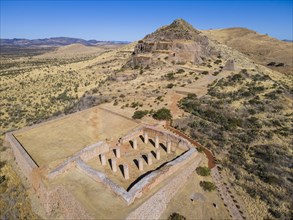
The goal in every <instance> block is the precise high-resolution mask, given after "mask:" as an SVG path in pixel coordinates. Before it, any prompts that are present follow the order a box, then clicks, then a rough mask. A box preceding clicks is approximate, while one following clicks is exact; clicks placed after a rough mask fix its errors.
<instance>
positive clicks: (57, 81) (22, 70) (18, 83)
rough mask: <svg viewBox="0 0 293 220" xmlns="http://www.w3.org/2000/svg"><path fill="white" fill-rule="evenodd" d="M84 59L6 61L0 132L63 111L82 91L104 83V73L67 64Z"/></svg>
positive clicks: (69, 106) (59, 113)
mask: <svg viewBox="0 0 293 220" xmlns="http://www.w3.org/2000/svg"><path fill="white" fill-rule="evenodd" d="M87 59H89V58H69V59H26V60H25V61H23V62H21V61H19V60H18V59H15V60H13V59H9V60H6V61H5V62H4V63H5V64H6V65H5V66H4V68H2V69H1V70H0V75H1V80H2V82H1V89H0V99H1V104H0V107H1V108H0V119H1V122H3V123H1V125H0V134H3V133H5V132H6V131H9V130H13V129H18V128H21V127H24V126H26V125H31V124H34V123H38V122H41V121H43V120H46V119H47V118H50V117H54V116H58V115H61V114H66V113H68V112H69V111H70V109H71V108H72V107H74V106H75V105H76V104H77V103H78V102H79V99H80V98H82V96H83V95H84V94H85V93H88V92H89V91H93V89H96V88H102V86H105V85H103V82H104V80H105V78H106V77H105V75H102V76H98V77H97V75H96V74H93V73H92V72H90V71H84V70H83V72H82V74H81V73H80V72H79V71H77V70H74V69H72V68H71V66H70V64H72V63H75V62H82V61H84V60H87ZM12 64H13V65H12ZM61 65H62V66H61ZM1 67H2V64H1ZM96 92H97V89H96Z"/></svg>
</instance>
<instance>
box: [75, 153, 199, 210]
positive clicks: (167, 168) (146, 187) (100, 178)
mask: <svg viewBox="0 0 293 220" xmlns="http://www.w3.org/2000/svg"><path fill="white" fill-rule="evenodd" d="M196 157H198V153H197V151H196V149H195V148H191V149H190V150H189V151H187V152H185V153H184V154H183V155H181V156H180V157H178V158H176V159H175V160H173V161H170V162H168V163H166V164H165V165H164V166H163V167H161V168H160V169H159V170H155V171H153V172H151V173H149V174H148V175H146V176H145V177H144V178H142V179H141V180H140V181H139V182H137V183H136V184H135V185H134V186H133V187H132V188H131V189H130V190H129V191H126V190H125V189H124V188H123V187H121V186H119V185H117V184H115V183H114V182H113V181H112V180H110V179H109V178H108V177H107V176H106V175H105V174H104V173H102V172H99V171H97V170H95V169H92V168H91V167H90V166H88V165H87V164H86V163H84V162H83V161H82V160H81V159H77V160H76V166H77V168H78V169H80V170H81V171H82V172H84V173H85V174H86V175H88V176H89V177H90V178H92V179H93V180H95V181H97V182H100V183H102V184H103V185H104V186H105V187H107V188H108V189H110V190H111V191H112V192H114V193H115V194H116V195H118V196H120V197H121V198H123V199H124V200H125V201H126V203H127V204H128V205H130V204H132V203H133V202H134V200H135V199H136V198H139V197H141V196H142V195H143V194H145V193H147V192H148V191H150V190H151V189H153V188H154V187H155V186H157V185H158V184H160V183H161V182H162V181H164V180H166V179H167V178H169V177H170V176H171V175H172V174H173V173H175V172H177V171H178V170H180V169H183V168H184V169H185V166H187V164H188V163H190V161H193V160H194V159H195V158H196Z"/></svg>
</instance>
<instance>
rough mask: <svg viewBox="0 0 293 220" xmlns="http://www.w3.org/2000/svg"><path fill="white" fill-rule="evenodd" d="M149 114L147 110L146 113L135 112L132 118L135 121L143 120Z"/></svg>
mask: <svg viewBox="0 0 293 220" xmlns="http://www.w3.org/2000/svg"><path fill="white" fill-rule="evenodd" d="M148 113H149V112H148V111H147V110H145V111H141V110H139V111H135V112H134V114H133V116H132V118H133V119H141V118H143V117H144V116H145V115H147V114H148Z"/></svg>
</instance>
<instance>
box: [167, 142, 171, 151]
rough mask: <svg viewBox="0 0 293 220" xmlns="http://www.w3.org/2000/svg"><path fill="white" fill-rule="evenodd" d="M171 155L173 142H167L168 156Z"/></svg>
mask: <svg viewBox="0 0 293 220" xmlns="http://www.w3.org/2000/svg"><path fill="white" fill-rule="evenodd" d="M169 153H171V141H167V154H169Z"/></svg>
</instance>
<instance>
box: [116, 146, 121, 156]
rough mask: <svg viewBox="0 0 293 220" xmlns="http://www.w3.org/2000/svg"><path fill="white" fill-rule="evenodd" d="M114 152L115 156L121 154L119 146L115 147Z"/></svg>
mask: <svg viewBox="0 0 293 220" xmlns="http://www.w3.org/2000/svg"><path fill="white" fill-rule="evenodd" d="M115 154H116V157H117V158H120V156H121V154H120V147H117V148H115Z"/></svg>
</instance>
